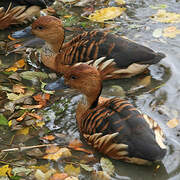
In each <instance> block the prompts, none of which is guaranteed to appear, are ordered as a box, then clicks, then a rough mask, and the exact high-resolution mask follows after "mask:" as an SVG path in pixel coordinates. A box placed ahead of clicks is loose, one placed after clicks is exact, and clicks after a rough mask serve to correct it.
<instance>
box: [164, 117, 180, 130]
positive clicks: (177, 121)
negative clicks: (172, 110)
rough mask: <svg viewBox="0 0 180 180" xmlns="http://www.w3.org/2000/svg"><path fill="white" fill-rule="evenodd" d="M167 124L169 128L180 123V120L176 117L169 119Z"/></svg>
mask: <svg viewBox="0 0 180 180" xmlns="http://www.w3.org/2000/svg"><path fill="white" fill-rule="evenodd" d="M166 124H167V126H168V127H169V128H175V127H176V126H177V125H178V124H179V120H178V119H176V118H174V119H171V120H169V121H168V122H167V123H166Z"/></svg>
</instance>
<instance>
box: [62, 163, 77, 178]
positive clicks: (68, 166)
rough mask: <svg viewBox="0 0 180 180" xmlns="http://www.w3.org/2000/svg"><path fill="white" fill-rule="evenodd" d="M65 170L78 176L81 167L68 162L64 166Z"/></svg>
mask: <svg viewBox="0 0 180 180" xmlns="http://www.w3.org/2000/svg"><path fill="white" fill-rule="evenodd" d="M64 172H66V173H67V174H68V175H69V176H78V175H79V173H80V167H77V168H76V167H74V166H73V165H72V164H68V165H66V166H65V168H64Z"/></svg>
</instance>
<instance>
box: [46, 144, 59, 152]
mask: <svg viewBox="0 0 180 180" xmlns="http://www.w3.org/2000/svg"><path fill="white" fill-rule="evenodd" d="M58 150H59V147H58V146H55V145H52V146H48V147H47V149H46V153H48V154H49V153H56V152H57V151H58Z"/></svg>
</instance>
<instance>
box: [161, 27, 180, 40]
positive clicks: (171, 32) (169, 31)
mask: <svg viewBox="0 0 180 180" xmlns="http://www.w3.org/2000/svg"><path fill="white" fill-rule="evenodd" d="M178 34H180V29H177V28H176V27H175V26H170V27H167V28H165V29H164V30H163V36H164V37H168V38H175V37H176V35H178Z"/></svg>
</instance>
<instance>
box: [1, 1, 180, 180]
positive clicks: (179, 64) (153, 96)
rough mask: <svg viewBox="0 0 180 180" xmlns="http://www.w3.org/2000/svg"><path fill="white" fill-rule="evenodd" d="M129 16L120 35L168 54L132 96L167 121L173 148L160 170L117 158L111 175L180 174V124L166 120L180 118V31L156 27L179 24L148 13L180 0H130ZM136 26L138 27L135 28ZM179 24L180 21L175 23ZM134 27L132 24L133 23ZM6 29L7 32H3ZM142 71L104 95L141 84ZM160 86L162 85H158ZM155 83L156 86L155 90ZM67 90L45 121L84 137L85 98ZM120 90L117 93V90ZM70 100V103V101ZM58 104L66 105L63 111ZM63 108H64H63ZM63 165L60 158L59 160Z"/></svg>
mask: <svg viewBox="0 0 180 180" xmlns="http://www.w3.org/2000/svg"><path fill="white" fill-rule="evenodd" d="M126 2H127V4H129V5H128V10H127V16H125V17H121V18H118V19H117V21H116V23H117V24H119V25H120V29H121V31H118V33H119V34H120V35H125V36H127V37H128V38H130V39H132V40H135V41H137V42H139V43H141V44H144V45H146V46H148V47H151V48H152V49H153V50H155V51H160V52H163V53H165V54H166V58H165V59H163V60H162V61H161V62H160V63H158V64H156V65H153V66H151V67H150V68H149V70H150V75H151V76H152V81H151V85H150V86H148V87H146V88H142V89H139V90H138V91H136V92H135V93H131V94H130V95H127V96H126V97H125V98H127V99H128V100H129V101H130V102H132V103H133V104H134V105H135V106H136V107H138V109H140V110H141V111H142V112H144V113H146V114H148V115H149V116H151V117H152V118H153V119H155V120H156V121H157V122H158V123H159V124H160V126H161V127H162V129H163V131H164V133H165V135H166V137H167V146H168V152H167V155H166V156H165V158H164V159H163V161H162V163H160V164H159V165H160V168H159V169H157V170H155V167H156V166H157V165H154V166H151V167H142V166H136V165H130V164H126V163H122V162H118V161H113V164H114V165H115V168H116V173H115V175H114V176H113V178H112V179H114V180H118V179H119V180H130V179H131V180H144V179H146V180H152V179H154V180H166V179H168V180H179V179H180V125H178V126H177V127H175V128H173V129H170V128H169V127H168V126H167V125H166V123H167V122H168V120H170V119H173V118H177V119H180V80H179V78H180V71H179V69H180V43H179V42H180V35H177V37H176V38H173V39H170V38H163V37H160V38H154V37H153V36H152V33H153V31H154V30H155V29H156V28H165V27H168V26H174V24H165V23H157V22H155V21H152V20H151V19H150V18H149V17H150V16H152V14H155V13H156V12H157V10H154V9H152V8H150V6H157V5H158V4H166V5H167V6H168V7H167V9H166V10H167V11H172V12H176V13H179V12H180V11H179V10H180V2H179V1H177V2H176V1H175V0H168V1H163V0H161V1H155V0H154V1H152V0H151V1H149V0H148V1H147V0H146V1H144V0H138V1H137V0H136V1H135V0H129V1H126ZM112 3H113V2H112ZM132 26H134V28H132ZM175 26H176V27H177V28H178V27H179V28H180V23H179V24H175ZM130 27H131V28H130ZM0 33H1V34H2V33H4V32H0ZM10 57H12V59H15V60H16V59H17V58H16V55H14V54H13V55H11V56H7V57H4V56H1V60H2V61H3V62H4V63H11V62H10V59H11V58H10ZM147 75H148V74H145V75H140V76H137V77H133V78H131V79H124V80H113V81H106V82H104V90H103V95H104V96H107V97H112V96H113V93H112V92H111V91H110V89H111V88H112V86H113V85H116V86H121V87H123V89H124V90H125V91H126V92H127V91H128V90H130V89H131V88H132V87H134V86H136V82H138V81H139V79H141V78H143V77H145V76H147ZM158 86H160V87H159V88H157V89H154V88H156V87H158ZM153 89H154V90H153ZM69 96H70V92H69V93H65V95H64V97H63V98H61V101H60V102H57V104H53V105H51V106H49V107H46V108H45V109H44V111H45V114H44V118H45V119H47V120H49V121H48V122H47V124H46V126H47V127H48V128H49V129H50V130H51V131H55V132H58V133H63V134H67V135H69V136H74V137H77V138H79V132H78V130H77V126H76V120H75V107H76V104H77V102H78V100H79V99H80V95H73V96H72V97H69ZM116 96H117V94H116ZM66 101H70V103H69V106H68V107H67V106H66V105H65V104H66V103H65V102H66ZM59 109H61V111H60V112H59ZM62 112H63V113H62ZM58 166H59V167H61V165H60V164H58ZM88 178H89V175H87V174H82V175H81V179H88Z"/></svg>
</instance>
